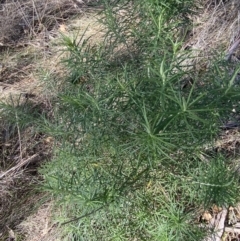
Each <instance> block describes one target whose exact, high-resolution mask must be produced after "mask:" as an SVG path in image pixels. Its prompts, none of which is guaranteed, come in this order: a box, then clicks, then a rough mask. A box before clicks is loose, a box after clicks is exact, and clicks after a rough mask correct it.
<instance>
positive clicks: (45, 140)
mask: <svg viewBox="0 0 240 241" xmlns="http://www.w3.org/2000/svg"><path fill="white" fill-rule="evenodd" d="M43 141H44V143H45V144H49V143H53V141H54V139H53V137H51V136H48V137H47V138H45V139H44V140H43Z"/></svg>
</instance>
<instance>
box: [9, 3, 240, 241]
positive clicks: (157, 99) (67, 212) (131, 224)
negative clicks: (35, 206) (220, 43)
mask: <svg viewBox="0 0 240 241" xmlns="http://www.w3.org/2000/svg"><path fill="white" fill-rule="evenodd" d="M98 4H99V5H101V6H102V7H101V8H100V9H101V14H100V15H99V16H100V17H99V21H100V22H101V24H102V26H104V31H103V32H104V34H103V36H102V37H101V41H98V42H97V43H94V41H93V40H92V38H91V37H89V38H84V36H80V37H79V36H76V37H75V38H71V37H69V36H67V35H63V36H62V44H63V46H64V54H63V56H64V57H63V59H62V62H63V64H64V66H65V67H67V69H68V74H66V78H65V80H66V81H65V82H61V83H60V85H61V88H59V89H58V92H57V94H55V95H54V98H53V99H52V106H53V108H52V109H53V110H52V112H51V115H50V114H49V113H44V112H43V113H34V115H32V116H30V114H29V113H24V110H23V111H20V112H19V116H21V118H20V119H21V120H23V122H24V123H23V124H26V123H27V122H28V123H29V122H31V125H34V126H35V129H37V130H38V131H39V130H40V131H41V132H42V133H47V134H48V135H50V136H51V137H52V138H53V139H54V140H55V147H54V150H53V158H52V160H51V161H49V162H47V163H46V164H45V165H44V166H42V168H41V171H40V172H41V175H42V177H43V182H42V184H41V188H42V190H44V192H45V191H47V192H48V193H49V194H50V195H51V196H52V197H53V198H54V200H55V204H56V206H55V209H56V215H55V217H54V219H55V220H57V222H58V224H59V226H60V227H61V229H62V230H63V231H62V232H63V233H62V240H81V241H83V240H86V241H90V240H91V241H94V240H96V241H100V240H104V241H107V240H109V241H117V240H121V241H123V240H153V241H156V240H161V241H173V240H174V241H175V240H179V241H183V240H186V241H191V240H192V241H193V240H194V241H195V240H204V238H205V237H207V236H208V235H209V234H210V233H212V232H214V230H212V229H211V228H210V227H209V226H208V225H206V223H204V222H201V221H199V219H198V217H199V213H202V212H204V210H208V209H209V208H211V207H213V206H214V205H215V206H217V207H219V208H224V207H226V208H227V207H229V206H234V205H235V204H236V203H237V202H238V201H239V172H238V168H239V164H236V161H235V158H234V157H233V156H231V155H228V153H226V152H221V151H218V150H217V149H216V148H214V143H215V141H216V139H217V138H218V137H219V134H220V132H221V131H222V130H221V128H220V127H221V126H223V123H225V122H226V121H229V120H234V118H236V113H238V112H239V97H240V87H239V83H238V81H237V74H238V72H239V67H240V66H238V64H236V63H232V62H230V61H228V60H226V59H225V58H224V57H225V56H224V53H216V54H212V56H211V59H208V60H207V62H208V66H207V67H206V68H205V69H204V71H202V69H198V68H196V66H195V62H194V54H195V53H194V51H193V50H191V49H189V48H185V47H184V41H186V39H187V38H188V37H189V32H191V29H192V22H191V17H192V16H193V15H195V14H196V13H197V12H198V6H197V4H196V2H195V1H194V0H185V1H183V0H180V1H179V0H161V1H159V0H135V1H129V0H118V1H109V0H108V1H107V0H105V1H104V0H102V1H98ZM202 61H205V60H204V59H203V60H202ZM49 81H50V82H51V81H52V86H57V85H58V84H59V83H56V79H54V80H49ZM56 88H58V87H56ZM55 91H56V90H55ZM9 115H10V114H9Z"/></svg>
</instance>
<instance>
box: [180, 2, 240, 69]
mask: <svg viewBox="0 0 240 241" xmlns="http://www.w3.org/2000/svg"><path fill="white" fill-rule="evenodd" d="M239 8H240V1H239V0H229V1H222V0H220V1H214V0H201V1H200V7H199V13H200V14H198V15H197V16H196V17H194V19H193V30H192V32H191V33H190V35H189V37H188V39H187V41H186V42H185V44H184V48H190V49H192V50H194V59H193V61H194V63H195V64H197V65H200V66H198V68H204V67H206V66H208V63H209V61H210V60H211V59H212V56H213V54H216V53H219V54H220V53H221V52H225V53H226V55H227V54H228V53H229V51H230V50H231V48H232V47H234V44H235V43H236V41H238V39H239V37H240V12H239ZM239 50H240V47H239V46H238V45H237V46H235V48H234V49H233V51H232V52H231V54H234V55H235V56H236V57H237V58H238V57H239V56H240V55H239V54H240V51H239ZM208 60H209V61H208Z"/></svg>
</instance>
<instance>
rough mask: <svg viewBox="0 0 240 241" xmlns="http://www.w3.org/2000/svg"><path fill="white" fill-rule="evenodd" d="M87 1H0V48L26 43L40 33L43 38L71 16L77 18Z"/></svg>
mask: <svg viewBox="0 0 240 241" xmlns="http://www.w3.org/2000/svg"><path fill="white" fill-rule="evenodd" d="M88 2H89V1H82V0H81V1H80V0H34V1H33V0H27V1H26V0H16V1H12V0H5V1H0V29H1V31H0V47H1V48H2V49H3V48H4V47H6V46H8V47H9V46H11V45H14V46H16V44H19V43H20V42H21V44H24V43H26V42H27V41H28V40H29V39H31V38H34V37H36V36H37V35H38V34H40V33H42V32H44V33H46V36H47V35H48V34H49V32H50V31H51V30H53V29H54V28H56V27H58V26H59V24H61V23H63V22H64V21H66V20H67V19H69V18H71V17H72V16H76V15H77V14H80V13H81V12H82V11H83V9H84V8H85V7H86V4H87V3H88Z"/></svg>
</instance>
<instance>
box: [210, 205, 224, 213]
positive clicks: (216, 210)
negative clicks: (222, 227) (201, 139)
mask: <svg viewBox="0 0 240 241" xmlns="http://www.w3.org/2000/svg"><path fill="white" fill-rule="evenodd" d="M212 211H213V213H219V212H221V211H222V208H221V207H218V206H217V205H213V206H212Z"/></svg>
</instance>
